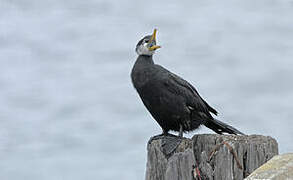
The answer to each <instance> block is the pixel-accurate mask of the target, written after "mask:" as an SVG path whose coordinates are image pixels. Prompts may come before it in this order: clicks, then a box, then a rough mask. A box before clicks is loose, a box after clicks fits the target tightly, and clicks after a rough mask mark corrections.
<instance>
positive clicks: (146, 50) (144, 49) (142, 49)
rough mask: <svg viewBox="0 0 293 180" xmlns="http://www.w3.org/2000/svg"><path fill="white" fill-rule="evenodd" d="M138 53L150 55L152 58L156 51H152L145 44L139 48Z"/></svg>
mask: <svg viewBox="0 0 293 180" xmlns="http://www.w3.org/2000/svg"><path fill="white" fill-rule="evenodd" d="M136 53H137V54H138V55H148V56H151V55H153V54H154V53H155V51H150V50H149V48H148V47H147V43H144V44H142V45H140V46H138V47H137V49H136Z"/></svg>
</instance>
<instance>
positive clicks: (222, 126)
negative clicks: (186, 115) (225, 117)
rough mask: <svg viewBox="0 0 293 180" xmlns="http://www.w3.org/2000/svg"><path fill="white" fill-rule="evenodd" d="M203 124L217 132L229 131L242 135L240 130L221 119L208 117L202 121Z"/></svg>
mask: <svg viewBox="0 0 293 180" xmlns="http://www.w3.org/2000/svg"><path fill="white" fill-rule="evenodd" d="M204 125H205V126H206V127H208V128H210V129H211V130H213V131H215V132H216V133H218V134H223V133H229V134H236V135H237V134H241V135H244V134H243V133H242V132H240V131H239V130H237V129H236V128H234V127H232V126H230V125H228V124H226V123H223V122H222V121H219V120H217V119H215V118H214V119H209V120H208V121H206V122H205V123H204Z"/></svg>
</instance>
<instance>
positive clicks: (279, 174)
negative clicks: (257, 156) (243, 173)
mask: <svg viewBox="0 0 293 180" xmlns="http://www.w3.org/2000/svg"><path fill="white" fill-rule="evenodd" d="M253 179H271V180H289V179H293V153H288V154H282V155H278V156H274V157H273V158H272V159H271V160H269V161H268V162H267V163H265V164H263V165H262V166H261V167H259V168H257V169H256V170H255V171H254V172H253V173H251V174H250V175H249V176H248V177H247V178H246V180H253Z"/></svg>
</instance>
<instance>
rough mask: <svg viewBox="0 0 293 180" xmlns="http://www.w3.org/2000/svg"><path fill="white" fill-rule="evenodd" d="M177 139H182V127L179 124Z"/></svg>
mask: <svg viewBox="0 0 293 180" xmlns="http://www.w3.org/2000/svg"><path fill="white" fill-rule="evenodd" d="M179 127H180V128H179V135H178V136H179V137H180V138H182V137H183V126H182V125H181V124H179Z"/></svg>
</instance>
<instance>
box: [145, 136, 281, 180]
mask: <svg viewBox="0 0 293 180" xmlns="http://www.w3.org/2000/svg"><path fill="white" fill-rule="evenodd" d="M168 138H169V140H170V138H173V140H175V141H173V142H175V144H174V143H173V144H172V143H171V145H170V144H168V142H167V141H166V140H165V139H164V137H162V138H158V139H155V140H150V142H149V144H148V147H147V150H148V157H147V167H146V180H193V179H202V180H206V179H209V180H230V179H235V180H241V179H244V178H245V177H247V176H248V175H249V174H250V173H251V172H252V171H254V170H255V169H256V168H258V167H259V166H261V165H262V164H264V163H265V162H267V161H268V160H269V159H271V158H272V157H273V156H274V155H277V154H278V144H277V142H276V140H275V139H273V138H271V137H269V136H261V135H250V136H236V135H217V134H201V135H195V136H193V138H192V139H187V138H184V139H181V140H178V138H177V137H168ZM171 140H172V139H171ZM176 142H178V143H176ZM168 146H173V147H174V148H170V147H168ZM166 147H168V148H166ZM166 149H167V151H166ZM168 149H173V150H172V151H168ZM197 169H199V172H200V176H201V178H199V177H195V176H196V174H197V172H198V171H197Z"/></svg>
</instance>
